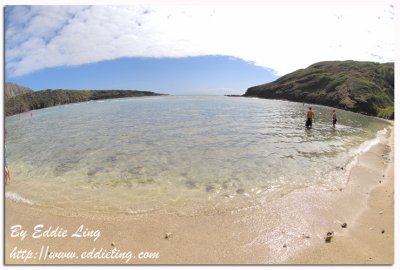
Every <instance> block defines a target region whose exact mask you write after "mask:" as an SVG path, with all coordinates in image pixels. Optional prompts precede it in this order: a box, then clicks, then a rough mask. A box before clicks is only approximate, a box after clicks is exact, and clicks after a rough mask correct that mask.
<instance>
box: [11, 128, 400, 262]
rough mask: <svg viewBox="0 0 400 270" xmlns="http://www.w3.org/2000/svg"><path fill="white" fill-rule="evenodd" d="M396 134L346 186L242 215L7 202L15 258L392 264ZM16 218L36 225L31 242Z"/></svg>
mask: <svg viewBox="0 0 400 270" xmlns="http://www.w3.org/2000/svg"><path fill="white" fill-rule="evenodd" d="M393 137H394V136H393V132H391V137H390V139H389V140H388V141H389V143H388V145H376V146H374V147H372V148H371V150H370V151H368V152H366V153H364V154H362V155H361V156H360V157H359V160H358V163H357V165H356V166H354V167H353V168H352V170H351V172H350V176H349V182H348V184H347V186H346V187H345V188H343V189H342V190H327V189H322V188H306V189H303V190H297V191H295V192H292V193H290V194H282V195H281V196H280V197H277V198H275V199H274V200H273V201H268V202H266V203H265V205H262V206H258V207H254V208H250V209H243V210H240V211H234V212H227V213H220V214H215V215H202V216H192V217H190V216H177V215H172V214H157V215H154V214H153V215H152V214H146V215H136V216H113V217H111V216H109V217H92V218H87V217H82V216H79V213H66V212H64V211H60V213H46V212H44V211H42V209H40V207H37V206H29V205H26V204H22V203H15V202H12V201H10V200H9V199H6V202H5V203H6V207H5V263H6V264H293V263H294V264H342V263H346V264H364V263H367V264H374V263H376V264H392V263H393V261H394V227H393V225H394V219H393V216H394V212H393V207H394V189H393V181H394V177H393V175H394V174H393V168H394V167H393V153H392V152H391V149H393ZM43 196H45V191H43ZM343 223H347V227H346V228H342V227H341V224H343ZM40 224H43V230H42V231H41V232H40V233H39V232H38V233H36V234H35V237H37V238H34V236H33V230H34V227H35V226H38V225H39V226H40ZM16 225H21V227H22V228H23V229H24V230H27V232H26V235H25V238H24V239H23V240H21V236H22V235H23V233H21V231H17V230H15V231H14V232H13V233H12V231H11V227H12V226H16ZM81 225H83V228H84V229H83V232H82V231H79V228H80V226H81ZM50 226H51V227H52V228H51V230H50V231H52V232H50V231H49V233H48V234H49V235H46V233H44V230H46V229H48V228H49V227H50ZM57 227H58V229H57ZM14 228H16V227H14ZM56 229H57V230H56ZM383 230H384V231H383ZM328 231H333V232H334V237H333V238H332V240H331V242H330V243H325V240H324V237H325V235H326V233H327V232H328ZM99 232H100V235H98V233H99ZM74 234H75V236H79V235H80V236H87V237H75V236H74ZM96 235H97V239H96V240H94V239H95V238H96ZM93 249H94V250H93ZM61 252H63V253H61ZM129 252H131V253H129ZM62 255H63V256H69V257H70V258H55V257H57V256H62ZM107 256H108V257H107ZM145 257H151V258H145ZM89 258H90V259H89Z"/></svg>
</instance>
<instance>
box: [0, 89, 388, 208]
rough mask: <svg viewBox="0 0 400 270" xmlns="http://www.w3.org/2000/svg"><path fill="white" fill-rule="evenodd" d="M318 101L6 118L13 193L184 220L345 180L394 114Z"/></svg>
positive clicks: (219, 101) (60, 111)
mask: <svg viewBox="0 0 400 270" xmlns="http://www.w3.org/2000/svg"><path fill="white" fill-rule="evenodd" d="M307 107H308V105H307V104H305V105H303V104H301V103H293V102H287V101H277V100H264V99H253V98H229V97H194V96H193V97H191V96H162V97H146V98H128V99H115V100H104V101H91V102H86V103H77V104H69V105H64V106H58V107H53V108H47V109H42V110H37V111H33V116H32V118H31V117H30V114H21V115H15V116H11V117H7V118H6V129H7V132H8V133H7V138H6V144H7V153H6V154H7V158H8V161H9V163H10V166H11V168H12V173H13V183H12V185H11V186H9V187H8V191H9V192H12V193H13V194H18V196H21V197H22V198H25V200H28V201H30V202H32V203H33V205H38V206H40V207H42V208H45V209H49V210H51V209H53V210H56V211H60V209H61V210H62V209H69V210H76V211H79V212H82V213H83V212H86V213H116V214H137V213H148V212H154V211H162V212H174V213H177V214H182V215H193V214H198V213H217V212H221V211H222V212H223V211H229V210H232V209H240V208H243V207H251V206H254V205H257V204H260V203H268V201H269V200H273V199H274V198H276V196H283V195H284V194H287V193H289V192H291V191H293V190H296V189H299V188H304V187H310V186H315V187H318V188H325V189H327V190H335V189H339V188H341V187H343V186H345V185H346V182H347V174H348V168H349V166H350V165H351V161H352V160H354V157H355V156H356V155H357V154H359V153H360V152H361V151H363V150H365V149H367V148H368V147H369V146H371V145H372V144H374V143H376V142H377V141H376V140H377V136H379V134H383V130H384V128H385V126H386V125H387V124H386V123H385V122H384V121H382V120H379V119H376V118H372V117H367V116H363V115H360V114H355V113H351V112H345V111H342V110H337V114H338V124H337V127H336V129H333V128H332V124H331V110H332V108H328V107H324V106H313V110H314V111H315V114H316V119H315V122H314V128H313V129H311V130H306V129H304V122H305V114H306V111H307Z"/></svg>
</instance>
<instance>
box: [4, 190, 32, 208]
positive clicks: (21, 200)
mask: <svg viewBox="0 0 400 270" xmlns="http://www.w3.org/2000/svg"><path fill="white" fill-rule="evenodd" d="M6 198H7V199H9V200H11V201H13V202H16V203H26V204H28V205H33V202H32V201H30V200H28V199H25V198H24V197H22V196H20V195H19V194H17V193H14V192H10V191H7V192H6Z"/></svg>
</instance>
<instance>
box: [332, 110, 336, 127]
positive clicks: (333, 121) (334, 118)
mask: <svg viewBox="0 0 400 270" xmlns="http://www.w3.org/2000/svg"><path fill="white" fill-rule="evenodd" d="M336 122H337V118H336V111H335V110H333V111H332V125H333V127H336Z"/></svg>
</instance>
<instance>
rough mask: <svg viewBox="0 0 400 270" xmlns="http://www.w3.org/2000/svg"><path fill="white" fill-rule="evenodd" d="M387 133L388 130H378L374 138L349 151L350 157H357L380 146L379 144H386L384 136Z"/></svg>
mask: <svg viewBox="0 0 400 270" xmlns="http://www.w3.org/2000/svg"><path fill="white" fill-rule="evenodd" d="M387 133H388V130H387V129H386V128H384V129H382V130H379V131H378V132H377V133H376V136H375V138H373V139H372V140H368V141H365V142H363V143H362V144H361V145H359V146H358V147H357V148H355V149H353V150H352V151H351V155H353V156H358V155H360V154H362V153H365V152H368V151H369V150H370V149H371V148H372V147H373V146H375V145H377V144H380V143H385V142H386V140H387V139H386V135H387Z"/></svg>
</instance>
